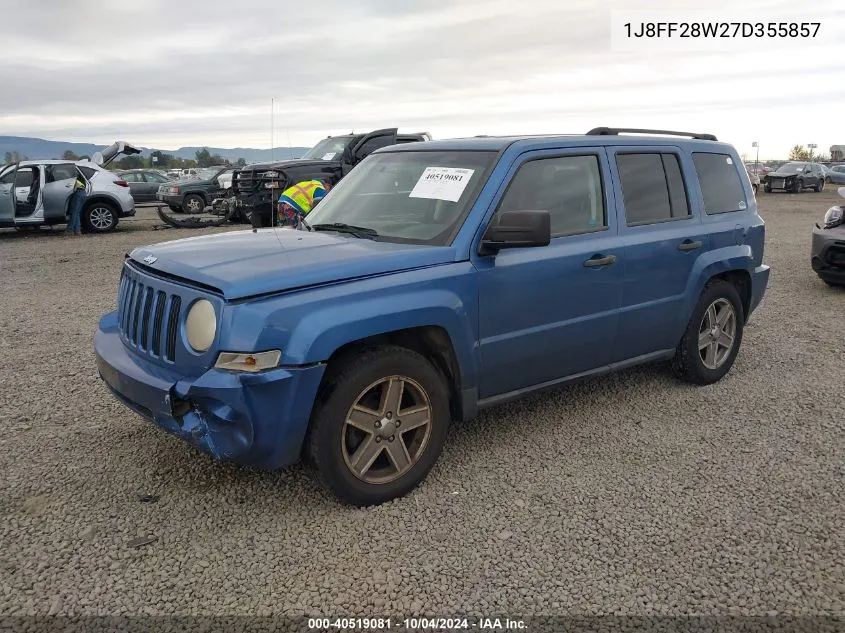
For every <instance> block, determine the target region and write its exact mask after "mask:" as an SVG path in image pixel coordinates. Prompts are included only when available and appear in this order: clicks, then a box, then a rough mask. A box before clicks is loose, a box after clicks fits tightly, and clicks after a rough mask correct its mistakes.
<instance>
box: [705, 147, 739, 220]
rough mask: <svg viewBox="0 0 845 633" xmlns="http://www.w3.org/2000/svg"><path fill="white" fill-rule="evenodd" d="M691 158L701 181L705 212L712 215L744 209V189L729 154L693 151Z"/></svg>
mask: <svg viewBox="0 0 845 633" xmlns="http://www.w3.org/2000/svg"><path fill="white" fill-rule="evenodd" d="M692 160H693V163H695V171H696V173H698V181H699V182H700V183H701V193H702V195H703V196H704V212H705V213H707V214H708V215H714V214H716V213H731V212H732V211H743V210H745V208H746V206H747V205H746V200H745V191H744V190H743V188H742V181H741V180H740V179H739V173H738V172H737V170H736V165H735V164H734V161H733V159H732V158H731V157H730V156H729V155H727V154H715V153H710V152H693V155H692Z"/></svg>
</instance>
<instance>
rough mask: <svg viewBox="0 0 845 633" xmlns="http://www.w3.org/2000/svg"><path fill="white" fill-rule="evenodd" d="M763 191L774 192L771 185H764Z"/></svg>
mask: <svg viewBox="0 0 845 633" xmlns="http://www.w3.org/2000/svg"><path fill="white" fill-rule="evenodd" d="M763 191H765V192H766V193H772V188H771V187H770V186H769V185H764V186H763Z"/></svg>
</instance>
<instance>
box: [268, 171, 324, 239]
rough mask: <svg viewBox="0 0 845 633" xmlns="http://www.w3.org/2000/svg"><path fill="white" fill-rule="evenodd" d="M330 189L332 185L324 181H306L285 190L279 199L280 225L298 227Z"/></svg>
mask: <svg viewBox="0 0 845 633" xmlns="http://www.w3.org/2000/svg"><path fill="white" fill-rule="evenodd" d="M329 189H331V185H329V183H327V182H323V181H322V180H305V181H303V182H298V183H296V184H295V185H294V186H292V187H288V188H287V189H285V190H284V191H283V192H282V195H281V196H280V197H279V204H278V213H279V225H280V226H292V227H294V228H296V227H298V226H299V223H300V221H301V220H302V219H303V218H304V217H305V216H306V215H308V213H309V212H310V211H311V209H313V208H314V205H315V204H317V202H319V201H320V200H322V198H323V196H325V195H326V194H327V193H328V192H329Z"/></svg>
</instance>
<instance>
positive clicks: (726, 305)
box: [698, 299, 736, 369]
mask: <svg viewBox="0 0 845 633" xmlns="http://www.w3.org/2000/svg"><path fill="white" fill-rule="evenodd" d="M735 338H736V310H734V307H733V304H732V303H731V302H730V301H728V300H727V299H716V300H715V301H714V302H713V303H711V304H710V305H709V306H708V308H707V311H706V312H705V313H704V316H703V317H702V319H701V325H700V326H699V328H698V354H699V356H700V357H701V362H702V363H704V366H705V367H707V369H718V368H719V367H721V366H722V365H723V364H724V363H725V361H726V360H727V359H728V357H729V356H730V355H731V351H732V350H733V347H734V340H735Z"/></svg>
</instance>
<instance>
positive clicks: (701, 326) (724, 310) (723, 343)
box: [672, 279, 745, 385]
mask: <svg viewBox="0 0 845 633" xmlns="http://www.w3.org/2000/svg"><path fill="white" fill-rule="evenodd" d="M744 324H745V314H744V310H743V308H742V301H741V300H740V297H739V293H738V292H737V290H736V288H735V287H734V285H733V284H731V283H729V282H727V281H723V280H721V279H715V280H711V281H709V282H708V283H707V285H706V286H705V287H704V291H703V292H702V293H701V297H700V298H699V300H698V303H697V304H696V306H695V309H694V310H693V311H692V316H691V317H690V321H689V324H688V325H687V329H686V331H685V332H684V335H683V336H682V337H681V340H680V342H679V343H678V347H677V348H676V350H675V357H674V358H673V359H672V369H673V371H674V373H675V375H676V376H677V377H678V378H680V379H681V380H684V381H686V382H690V383H693V384H697V385H709V384H712V383H714V382H717V381H719V380H721V379H722V377H724V376H725V374H727V373H728V372H729V371H730V369H731V367H732V366H733V364H734V360H736V355H737V354H738V353H739V347H740V345H741V344H742V333H743V326H744Z"/></svg>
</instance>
